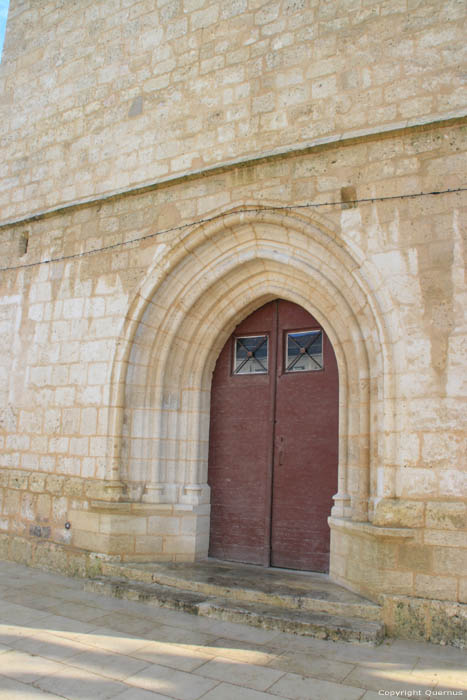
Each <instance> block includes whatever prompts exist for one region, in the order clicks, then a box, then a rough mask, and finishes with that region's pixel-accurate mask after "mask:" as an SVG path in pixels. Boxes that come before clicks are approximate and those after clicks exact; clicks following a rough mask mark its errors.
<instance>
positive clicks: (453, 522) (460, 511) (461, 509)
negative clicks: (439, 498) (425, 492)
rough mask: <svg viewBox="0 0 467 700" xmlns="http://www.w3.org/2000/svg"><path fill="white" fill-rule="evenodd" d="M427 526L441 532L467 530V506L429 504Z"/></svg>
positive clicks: (461, 504) (463, 504) (460, 504)
mask: <svg viewBox="0 0 467 700" xmlns="http://www.w3.org/2000/svg"><path fill="white" fill-rule="evenodd" d="M426 526H427V527H430V528H433V529H440V530H446V529H448V530H467V504H466V503H449V502H446V503H443V502H436V501H435V502H431V503H427V505H426Z"/></svg>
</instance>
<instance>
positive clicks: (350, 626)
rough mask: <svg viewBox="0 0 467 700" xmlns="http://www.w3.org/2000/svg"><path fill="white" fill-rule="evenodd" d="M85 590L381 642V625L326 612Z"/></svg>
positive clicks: (109, 587)
mask: <svg viewBox="0 0 467 700" xmlns="http://www.w3.org/2000/svg"><path fill="white" fill-rule="evenodd" d="M85 589H86V590H89V591H93V592H95V593H103V594H106V595H112V596H114V597H116V598H124V599H127V600H132V601H137V602H144V603H146V604H149V605H154V606H157V607H164V608H170V609H172V610H180V611H183V612H188V613H191V614H194V615H200V616H204V617H210V618H214V619H217V620H224V621H230V622H239V623H245V624H249V625H252V626H254V627H260V628H262V629H273V630H278V631H281V632H289V633H292V634H298V635H302V636H310V637H317V638H319V639H328V640H333V641H347V642H363V643H370V644H379V643H381V642H382V640H383V639H384V625H383V623H382V622H377V621H373V620H367V619H363V618H360V617H352V616H348V615H346V616H342V615H336V614H331V613H329V612H323V613H316V612H310V611H308V610H299V609H296V608H293V609H290V608H286V607H284V606H274V605H267V604H264V603H256V602H255V603H251V602H249V603H248V602H243V601H239V600H230V599H227V598H222V597H212V596H207V595H206V594H203V593H197V592H193V591H187V590H181V589H177V588H174V587H173V586H165V585H161V584H159V583H144V582H139V581H133V580H129V579H125V578H116V577H110V576H106V577H97V578H94V579H89V580H88V581H87V582H86V583H85Z"/></svg>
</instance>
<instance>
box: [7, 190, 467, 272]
mask: <svg viewBox="0 0 467 700" xmlns="http://www.w3.org/2000/svg"><path fill="white" fill-rule="evenodd" d="M466 191H467V187H458V188H457V189H448V190H437V191H432V192H414V193H412V194H395V195H389V196H386V197H363V198H362V199H353V200H349V201H345V202H343V201H338V202H308V203H306V204H285V205H280V206H261V207H254V206H251V207H244V208H242V209H235V213H242V212H244V213H247V212H248V213H250V212H257V213H261V212H264V211H293V210H296V209H311V208H318V207H336V206H338V207H341V206H342V205H343V204H345V205H347V206H349V205H350V206H354V205H357V204H371V203H373V202H387V201H390V200H395V199H415V198H418V197H434V196H437V195H442V194H455V193H459V192H466ZM231 213H232V212H231V211H226V212H221V213H220V214H215V215H214V216H209V217H206V218H204V219H197V220H196V221H191V222H190V223H186V224H181V225H179V226H173V227H171V228H166V229H163V230H162V231H155V232H154V233H148V234H147V235H145V236H141V237H140V238H132V239H130V240H128V241H119V242H118V243H113V244H112V245H108V246H103V247H102V248H92V249H91V250H85V251H82V252H81V253H74V254H72V255H64V256H62V257H59V258H50V259H49V260H39V261H37V262H32V263H25V264H23V265H13V266H11V267H0V272H7V271H9V270H21V269H24V268H28V267H36V266H38V265H47V264H50V263H54V262H61V261H63V260H73V259H75V258H82V257H84V256H86V255H93V254H95V253H103V252H107V251H109V250H114V249H116V248H121V247H123V246H128V245H132V244H133V243H139V242H141V241H147V240H149V239H150V238H155V237H156V236H162V235H164V234H166V233H176V232H178V231H183V230H185V229H187V228H191V227H193V226H200V225H201V224H206V223H210V222H211V221H216V220H217V219H221V218H222V217H224V216H228V215H229V214H231Z"/></svg>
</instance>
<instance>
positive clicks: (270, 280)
mask: <svg viewBox="0 0 467 700" xmlns="http://www.w3.org/2000/svg"><path fill="white" fill-rule="evenodd" d="M159 255H160V257H158V258H157V259H156V260H154V263H153V265H152V267H151V268H150V269H149V271H148V274H147V276H146V279H145V280H144V282H143V283H142V285H141V286H140V289H139V290H138V292H137V294H136V296H135V298H134V300H133V303H132V305H131V307H130V309H129V312H128V314H127V318H126V321H125V327H124V329H123V338H122V342H121V344H120V347H119V353H118V355H117V357H116V358H115V362H114V366H113V373H112V402H111V411H110V425H109V436H110V437H109V449H110V452H111V458H110V460H109V466H108V474H107V476H108V478H109V480H113V481H114V483H115V485H116V487H117V488H118V484H119V483H121V482H123V483H124V484H125V485H126V488H127V497H128V498H129V499H130V500H139V499H142V500H143V501H147V502H150V503H178V504H187V505H188V504H191V505H194V506H196V505H201V504H208V503H209V489H208V486H207V450H208V430H209V397H210V383H211V375H212V371H213V368H214V365H215V362H216V359H217V356H218V354H219V352H220V350H221V348H222V347H223V345H224V343H225V341H226V339H227V338H228V337H229V336H230V334H231V333H232V331H233V329H234V328H235V326H236V325H237V324H238V323H239V322H240V321H241V320H242V319H243V318H245V317H246V316H247V315H248V314H250V313H251V312H252V311H254V310H255V309H257V308H259V307H260V306H262V305H263V304H265V303H266V302H267V301H270V300H272V299H275V298H283V299H286V300H289V301H292V302H295V303H296V304H299V305H300V306H302V307H303V308H304V309H306V310H307V311H309V312H310V313H311V314H312V315H313V316H314V317H315V318H316V319H317V320H318V321H319V323H320V324H321V325H322V326H323V328H324V329H325V331H326V333H327V335H328V336H329V338H330V340H331V342H332V345H333V347H334V350H335V353H336V358H337V363H338V368H339V385H340V397H339V481H338V483H339V488H338V493H337V494H336V496H335V506H334V509H333V514H335V515H340V516H348V517H352V518H353V519H354V520H360V521H365V520H367V517H368V505H369V499H370V496H371V495H372V493H373V495H374V493H375V488H376V481H377V479H376V468H377V465H378V463H379V460H381V459H382V458H383V456H382V449H383V448H382V447H381V445H380V443H379V436H380V435H382V432H383V431H386V436H387V435H388V434H389V435H390V434H391V430H392V426H391V425H390V420H391V415H392V411H390V410H387V406H386V403H387V401H389V402H390V401H391V400H392V398H393V394H394V392H393V390H392V386H391V377H392V376H393V372H392V360H391V352H390V348H391V343H390V338H389V337H388V332H387V329H386V327H385V324H384V315H383V313H382V312H381V311H380V308H379V303H378V302H379V301H380V300H379V298H378V297H377V295H376V293H375V292H374V291H373V287H376V286H377V281H375V283H374V285H371V283H370V282H369V281H368V279H370V275H369V274H366V278H365V274H364V273H363V272H362V269H361V266H360V265H359V263H358V261H356V260H355V259H354V257H352V255H351V254H350V253H349V252H348V251H347V250H345V248H344V246H343V245H342V243H341V241H340V240H339V239H338V238H337V236H336V235H334V234H333V233H332V231H330V230H329V229H326V227H325V226H323V225H322V223H321V222H320V223H319V225H318V224H317V223H316V221H310V220H307V219H305V218H304V217H300V216H296V215H290V214H287V215H284V214H282V213H275V212H271V211H264V212H258V211H257V210H255V211H251V212H248V211H246V212H231V213H227V214H224V215H223V216H222V217H221V218H219V219H217V220H214V221H212V222H210V223H208V224H204V225H201V226H198V227H196V228H194V230H192V231H191V232H189V233H188V234H186V235H185V236H184V237H183V238H181V239H179V240H178V241H177V242H176V244H175V245H173V247H171V249H170V250H167V249H166V247H165V246H161V248H160V249H159ZM388 445H389V447H388ZM384 449H386V450H387V449H388V450H389V451H391V449H392V448H391V446H390V440H389V441H388V439H387V438H386V440H385V441H384Z"/></svg>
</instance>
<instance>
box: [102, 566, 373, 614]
mask: <svg viewBox="0 0 467 700" xmlns="http://www.w3.org/2000/svg"><path fill="white" fill-rule="evenodd" d="M103 574H105V575H107V576H113V577H117V578H125V579H128V580H133V581H142V582H146V583H158V584H160V585H162V586H167V587H170V588H174V589H177V590H180V591H187V592H189V591H191V592H193V593H200V594H202V595H204V596H205V597H206V596H210V597H215V598H226V599H227V600H229V601H235V602H242V603H257V604H264V605H269V606H273V607H282V608H286V609H288V610H302V611H307V612H315V613H329V614H331V615H340V616H350V617H359V618H363V619H366V620H373V621H379V620H380V619H381V607H380V606H379V605H378V604H377V603H374V602H372V601H370V600H367V599H366V598H363V597H362V596H359V595H357V594H356V593H352V592H351V591H348V590H346V589H345V588H343V587H342V586H339V585H337V584H335V583H332V582H331V581H330V580H329V578H328V577H327V576H325V575H323V574H315V573H310V572H305V573H304V572H294V571H284V570H280V569H265V568H264V567H259V566H252V565H245V564H234V565H233V564H230V563H226V562H222V563H221V562H216V561H214V560H209V561H208V562H200V563H195V564H177V563H175V564H174V563H168V564H153V563H151V564H147V563H137V564H133V563H124V564H121V563H104V564H103Z"/></svg>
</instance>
